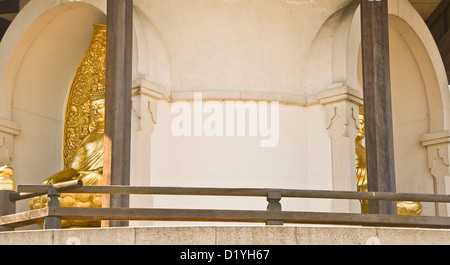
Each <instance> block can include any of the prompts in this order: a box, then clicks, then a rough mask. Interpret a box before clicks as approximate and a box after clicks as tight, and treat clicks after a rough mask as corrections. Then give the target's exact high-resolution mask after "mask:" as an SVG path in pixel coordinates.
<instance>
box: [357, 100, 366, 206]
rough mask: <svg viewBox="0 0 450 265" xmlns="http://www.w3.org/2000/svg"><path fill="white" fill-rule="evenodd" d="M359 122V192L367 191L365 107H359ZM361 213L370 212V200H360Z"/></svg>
mask: <svg viewBox="0 0 450 265" xmlns="http://www.w3.org/2000/svg"><path fill="white" fill-rule="evenodd" d="M359 123H360V125H361V127H360V129H359V130H358V135H357V136H356V139H355V147H356V183H357V185H358V187H357V190H358V191H359V192H367V191H368V188H367V164H366V148H365V147H364V145H363V140H364V138H365V137H366V130H365V127H364V126H365V121H364V108H363V107H362V106H361V107H360V108H359ZM360 203H361V213H369V201H368V200H360Z"/></svg>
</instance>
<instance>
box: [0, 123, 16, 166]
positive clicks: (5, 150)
mask: <svg viewBox="0 0 450 265" xmlns="http://www.w3.org/2000/svg"><path fill="white" fill-rule="evenodd" d="M19 132H20V129H19V125H18V124H17V123H15V122H13V121H9V120H5V119H0V165H2V166H3V165H10V164H11V159H12V158H13V149H14V136H16V135H19Z"/></svg>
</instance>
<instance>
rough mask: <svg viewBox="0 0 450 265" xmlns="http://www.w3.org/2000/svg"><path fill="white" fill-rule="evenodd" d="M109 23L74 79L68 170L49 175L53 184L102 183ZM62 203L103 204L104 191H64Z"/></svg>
mask: <svg viewBox="0 0 450 265" xmlns="http://www.w3.org/2000/svg"><path fill="white" fill-rule="evenodd" d="M105 61H106V26H105V25H94V35H93V38H92V41H91V44H90V46H89V49H88V50H87V52H86V54H85V56H84V57H83V60H82V62H81V64H80V66H79V67H78V70H77V73H76V74H75V77H74V79H73V82H72V87H71V90H70V93H69V99H68V101H67V109H66V119H65V125H64V168H65V169H64V170H63V171H61V172H58V173H56V174H54V175H53V176H51V177H49V178H47V179H46V180H45V181H44V182H43V184H45V185H52V184H56V183H61V182H67V181H72V180H79V179H81V180H82V181H83V184H84V185H102V177H103V143H104V119H105V69H106V63H105ZM48 200H49V198H48V196H46V195H44V196H40V197H36V198H33V199H32V200H31V201H30V202H29V206H30V209H31V210H35V209H40V208H44V207H47V202H48ZM59 200H60V204H61V207H82V208H90V207H102V195H101V194H70V193H65V194H61V197H60V198H59ZM100 225H101V222H100V221H83V220H72V221H68V220H63V222H62V228H81V227H100Z"/></svg>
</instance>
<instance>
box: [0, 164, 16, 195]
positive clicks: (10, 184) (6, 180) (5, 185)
mask: <svg viewBox="0 0 450 265" xmlns="http://www.w3.org/2000/svg"><path fill="white" fill-rule="evenodd" d="M13 175H14V169H12V168H11V167H9V166H7V165H5V166H3V167H0V190H11V191H16V182H15V181H14V179H13V178H12V176H13Z"/></svg>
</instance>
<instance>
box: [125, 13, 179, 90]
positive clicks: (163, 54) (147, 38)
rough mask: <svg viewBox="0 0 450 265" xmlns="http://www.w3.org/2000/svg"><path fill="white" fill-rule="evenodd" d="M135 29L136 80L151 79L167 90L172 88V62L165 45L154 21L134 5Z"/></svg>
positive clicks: (150, 80)
mask: <svg viewBox="0 0 450 265" xmlns="http://www.w3.org/2000/svg"><path fill="white" fill-rule="evenodd" d="M133 24H134V31H135V50H136V56H135V67H136V68H137V69H136V70H135V72H136V73H135V77H134V80H138V79H143V80H146V81H149V82H151V83H153V84H155V85H157V86H158V87H160V88H163V89H164V90H166V91H169V90H170V84H171V72H170V63H169V58H168V56H167V51H166V48H165V45H164V43H163V41H162V39H161V37H160V34H159V32H158V30H157V29H156V27H155V26H154V25H153V23H152V21H151V20H150V19H149V18H148V17H147V15H146V14H145V13H144V12H142V11H141V9H140V8H139V7H138V6H135V7H134V20H133Z"/></svg>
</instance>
